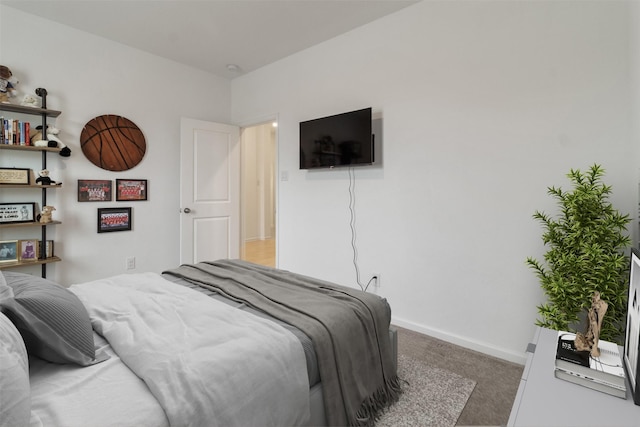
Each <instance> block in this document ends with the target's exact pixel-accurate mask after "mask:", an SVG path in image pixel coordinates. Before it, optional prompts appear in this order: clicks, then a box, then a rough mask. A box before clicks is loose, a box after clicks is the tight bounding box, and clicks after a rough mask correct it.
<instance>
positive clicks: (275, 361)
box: [52, 273, 309, 426]
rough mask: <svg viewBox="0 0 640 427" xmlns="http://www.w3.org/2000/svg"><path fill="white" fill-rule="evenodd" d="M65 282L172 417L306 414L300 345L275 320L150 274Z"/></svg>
mask: <svg viewBox="0 0 640 427" xmlns="http://www.w3.org/2000/svg"><path fill="white" fill-rule="evenodd" d="M69 289H70V290H71V291H72V292H74V293H75V294H76V295H78V297H79V298H80V300H81V301H82V302H83V303H84V305H85V307H86V308H87V311H88V312H89V315H90V317H91V322H92V325H93V327H94V329H95V330H96V331H97V332H98V333H99V334H101V335H102V336H104V337H105V338H106V339H107V340H108V342H109V344H110V345H111V347H112V348H113V350H114V351H115V352H116V353H117V354H118V356H119V357H120V359H121V360H122V361H123V362H124V363H125V364H126V365H127V366H128V367H129V368H130V369H131V370H132V371H133V372H134V373H135V374H136V375H137V376H139V377H140V378H142V379H143V380H144V381H145V383H146V385H147V386H148V387H149V390H151V393H153V395H154V396H155V398H156V399H157V401H158V402H159V403H160V404H161V405H162V407H163V408H164V411H165V412H166V415H167V418H168V420H169V422H170V424H171V425H175V426H284V425H287V426H292V425H303V424H305V423H306V422H307V421H308V418H309V400H308V399H309V383H308V378H307V372H306V362H305V357H304V352H303V349H302V346H301V345H300V342H299V341H298V339H297V338H296V337H295V336H294V335H293V334H291V333H290V332H289V331H287V330H286V329H284V328H282V327H281V326H279V325H277V324H275V323H273V322H269V321H267V320H264V319H261V318H259V317H257V316H254V315H252V314H250V313H246V312H243V311H241V310H237V309H235V308H232V307H229V306H228V305H226V304H224V303H221V302H218V301H216V300H214V299H212V298H209V297H207V296H205V295H202V294H200V293H198V292H196V291H193V290H191V289H187V288H184V287H181V286H179V285H175V284H173V283H170V282H169V281H167V280H165V279H163V278H162V277H161V276H159V275H157V274H155V273H144V274H126V275H120V276H115V277H111V278H108V279H101V280H97V281H93V282H87V283H83V284H78V285H73V286H71V287H70V288H69ZM97 366H98V367H99V366H100V364H99V365H97ZM83 369H87V368H83ZM58 424H59V423H53V424H52V425H58ZM95 425H98V423H96V424H95Z"/></svg>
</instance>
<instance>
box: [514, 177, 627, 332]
mask: <svg viewBox="0 0 640 427" xmlns="http://www.w3.org/2000/svg"><path fill="white" fill-rule="evenodd" d="M604 173H605V171H604V169H603V168H602V167H601V166H599V165H593V166H591V168H590V169H589V171H588V172H585V173H583V172H581V171H580V170H573V169H571V172H569V173H568V174H567V177H568V178H569V179H570V181H571V182H572V183H573V191H570V192H565V191H563V190H562V189H560V188H556V187H549V188H548V191H547V192H548V194H550V195H551V196H553V197H554V198H555V199H556V200H557V202H558V206H559V208H560V215H559V217H558V218H557V219H554V218H551V217H550V216H549V215H547V214H545V213H544V212H539V211H536V212H535V214H534V215H533V217H534V218H535V219H536V220H538V221H539V222H540V223H542V225H543V227H544V233H543V235H542V240H543V242H544V244H545V245H546V246H549V250H548V251H547V252H546V253H545V255H544V260H545V262H546V265H543V264H542V263H540V262H539V261H537V260H536V259H534V258H532V257H529V258H527V264H528V265H529V266H530V267H531V268H532V269H533V270H534V271H535V273H536V275H537V276H538V278H539V279H540V284H541V286H542V289H543V290H544V292H545V294H546V296H547V302H546V303H544V304H541V305H539V306H538V314H539V315H540V316H541V318H540V319H538V320H537V321H536V324H537V325H538V326H543V327H546V328H550V329H556V330H565V331H573V332H578V331H576V328H577V327H579V323H580V316H581V315H583V313H584V312H585V311H586V310H588V309H589V307H591V297H592V295H593V293H594V292H595V291H599V292H600V297H601V299H602V300H604V301H606V302H607V303H608V304H609V307H608V310H607V313H606V315H605V316H604V319H603V323H602V329H601V331H600V338H602V339H604V340H607V341H613V342H617V343H621V342H622V338H623V337H624V325H625V318H626V312H627V292H628V289H627V285H628V281H629V274H628V273H629V256H628V255H626V248H628V247H629V246H630V245H631V240H630V238H629V236H628V235H627V234H626V230H627V229H626V226H627V224H628V223H629V221H630V218H629V215H621V214H620V213H619V212H618V211H617V210H616V209H614V208H613V206H612V205H611V203H610V202H609V201H608V198H609V195H610V194H611V187H610V186H607V185H605V184H604V183H603V182H602V177H603V176H604Z"/></svg>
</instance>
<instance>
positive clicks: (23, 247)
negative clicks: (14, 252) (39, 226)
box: [18, 239, 40, 262]
mask: <svg viewBox="0 0 640 427" xmlns="http://www.w3.org/2000/svg"><path fill="white" fill-rule="evenodd" d="M38 243H39V242H38V240H36V239H28V240H18V260H19V261H20V262H28V261H37V260H38V256H39V254H40V245H39V244H38Z"/></svg>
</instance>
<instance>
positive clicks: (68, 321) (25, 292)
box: [0, 272, 108, 366]
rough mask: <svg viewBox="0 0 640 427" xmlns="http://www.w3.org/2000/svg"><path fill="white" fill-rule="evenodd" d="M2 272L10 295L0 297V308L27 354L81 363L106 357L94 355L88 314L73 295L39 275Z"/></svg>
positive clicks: (64, 361)
mask: <svg viewBox="0 0 640 427" xmlns="http://www.w3.org/2000/svg"><path fill="white" fill-rule="evenodd" d="M3 274H4V278H5V280H6V283H7V285H8V286H9V287H11V288H12V289H13V298H5V299H3V300H0V309H1V310H2V312H3V313H4V314H5V315H6V316H7V317H8V318H9V319H11V321H12V322H13V324H14V325H15V326H16V328H17V329H18V331H20V335H22V338H23V340H24V342H25V345H26V347H27V351H28V353H29V354H31V355H35V356H37V357H39V358H41V359H44V360H47V361H49V362H53V363H62V364H64V363H75V364H77V365H81V366H88V365H93V364H94V363H97V362H101V361H102V360H105V358H103V357H98V358H96V354H95V348H94V342H93V330H92V328H91V321H90V319H89V314H88V313H87V310H86V309H85V308H84V305H82V302H80V300H79V299H78V297H77V296H76V295H75V294H73V293H72V292H71V291H69V290H68V289H66V288H64V287H62V286H60V285H58V284H57V283H54V282H52V281H50V280H47V279H43V278H40V277H36V276H32V275H29V274H22V273H13V272H4V273H3ZM105 356H106V358H108V355H106V353H105Z"/></svg>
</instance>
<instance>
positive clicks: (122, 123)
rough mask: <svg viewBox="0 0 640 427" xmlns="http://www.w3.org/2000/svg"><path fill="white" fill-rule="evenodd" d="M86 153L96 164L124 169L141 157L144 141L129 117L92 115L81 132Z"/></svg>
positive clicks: (113, 169)
mask: <svg viewBox="0 0 640 427" xmlns="http://www.w3.org/2000/svg"><path fill="white" fill-rule="evenodd" d="M80 147H81V148H82V152H83V153H84V155H85V157H86V158H87V159H88V160H89V161H90V162H91V163H93V164H94V165H96V166H98V167H99V168H102V169H106V170H109V171H125V170H129V169H131V168H133V167H134V166H136V165H137V164H138V163H140V162H141V161H142V158H143V157H144V153H145V152H146V151H147V143H146V142H145V139H144V135H143V133H142V131H141V130H140V128H138V126H136V124H135V123H133V122H132V121H131V120H129V119H127V118H125V117H121V116H116V115H113V114H107V115H103V116H98V117H96V118H94V119H91V120H89V121H88V122H87V124H86V125H84V128H83V129H82V133H81V134H80Z"/></svg>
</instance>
